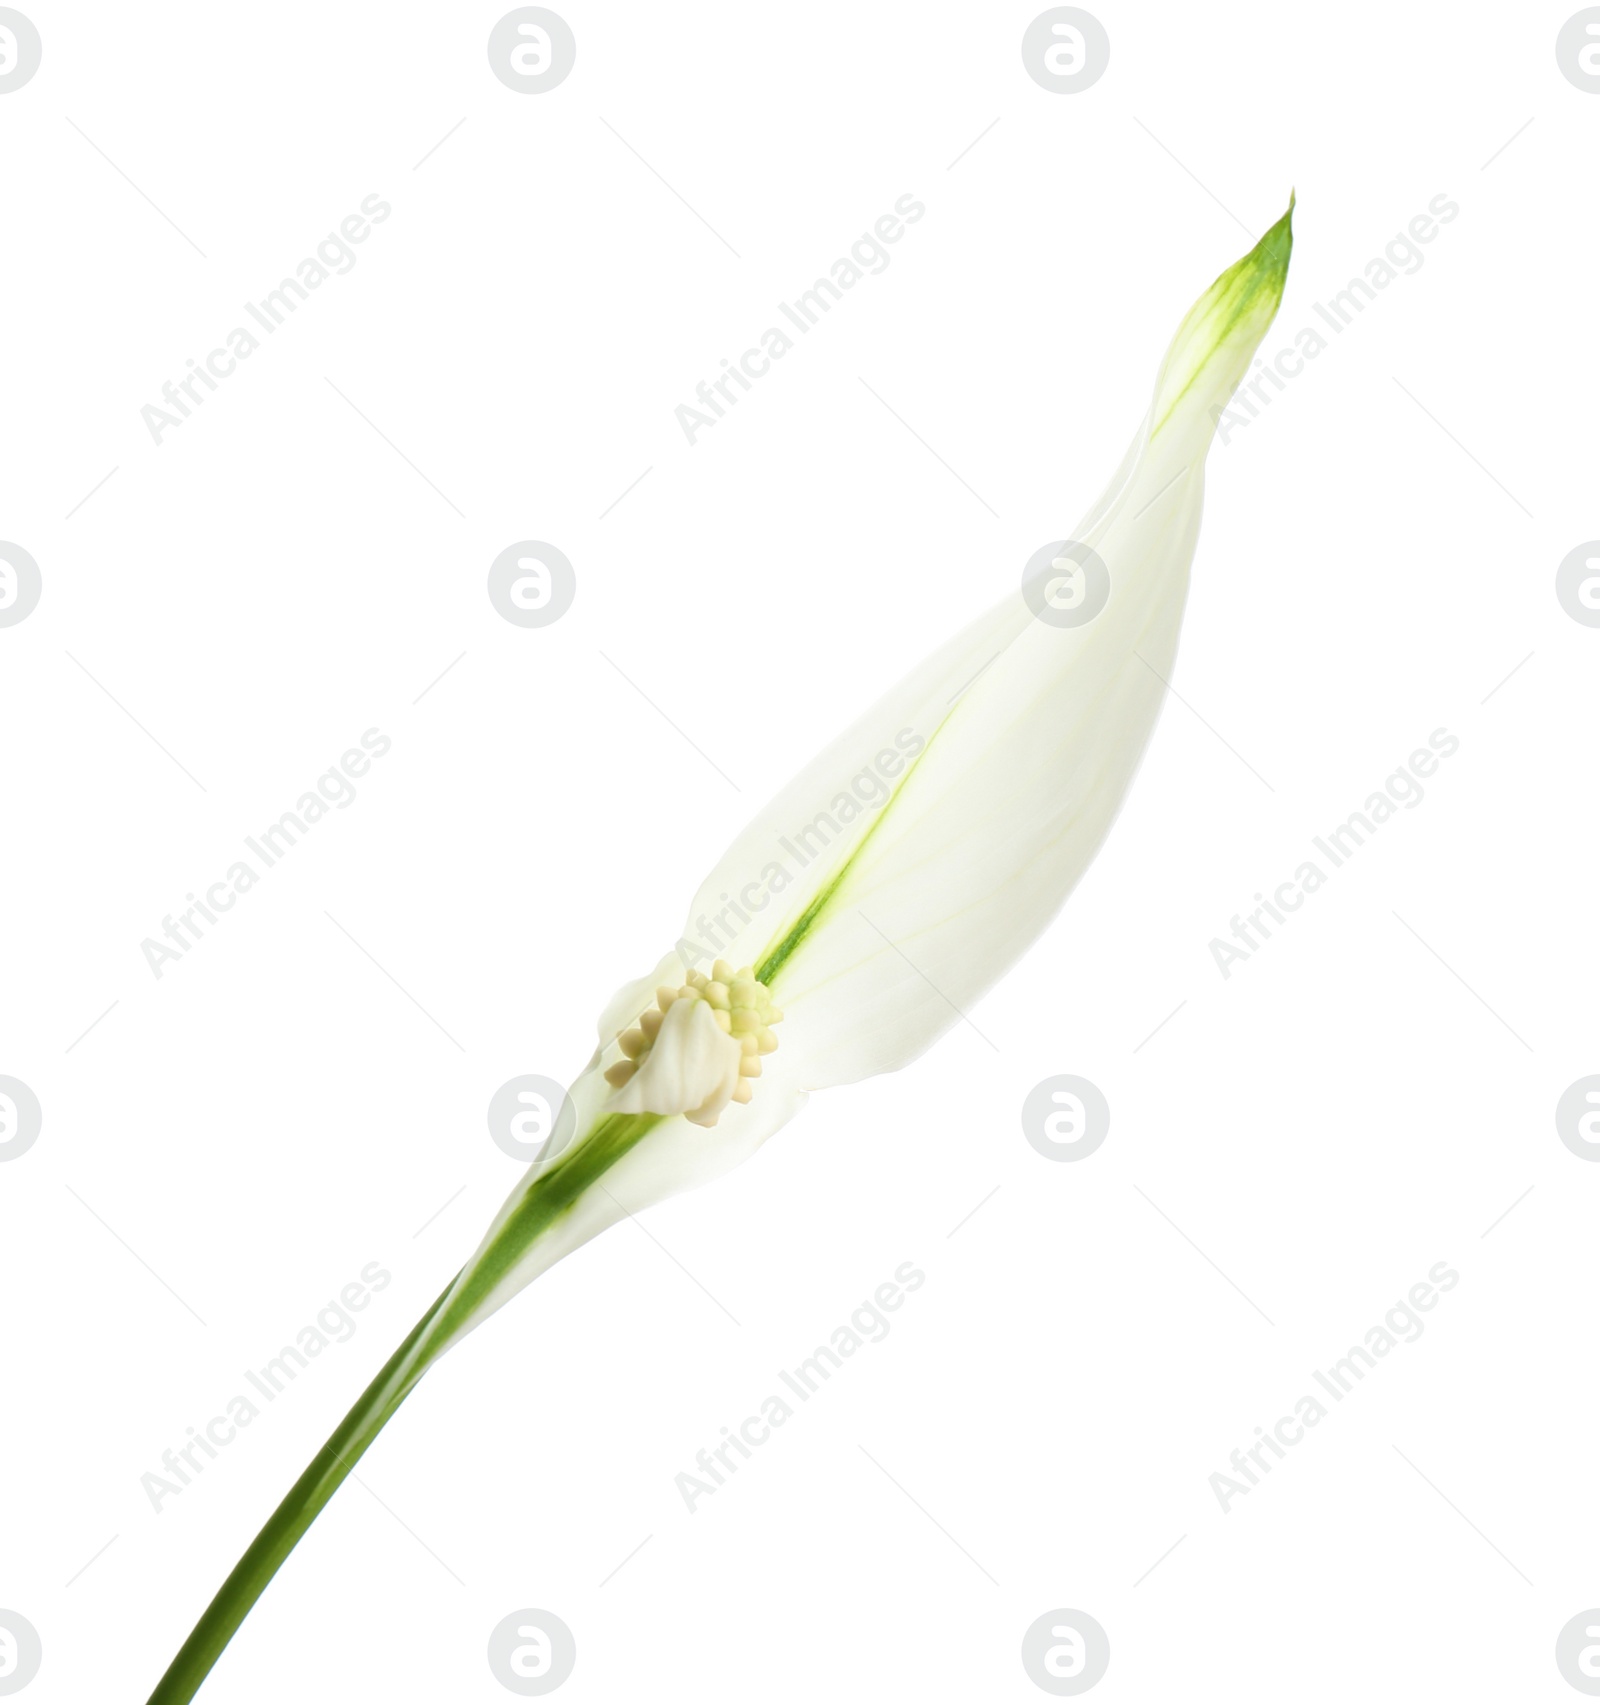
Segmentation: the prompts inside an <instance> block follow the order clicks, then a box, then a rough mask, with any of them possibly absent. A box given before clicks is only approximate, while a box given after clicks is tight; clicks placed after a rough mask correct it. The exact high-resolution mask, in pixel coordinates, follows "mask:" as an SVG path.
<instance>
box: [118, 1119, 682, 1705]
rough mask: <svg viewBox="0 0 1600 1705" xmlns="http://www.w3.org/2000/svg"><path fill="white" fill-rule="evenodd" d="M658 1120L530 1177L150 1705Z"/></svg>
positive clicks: (371, 1389)
mask: <svg viewBox="0 0 1600 1705" xmlns="http://www.w3.org/2000/svg"><path fill="white" fill-rule="evenodd" d="M659 1123H660V1119H659V1117H658V1116H657V1115H655V1114H651V1113H639V1114H613V1115H611V1116H609V1117H607V1118H604V1119H601V1120H600V1121H598V1123H596V1125H595V1126H594V1128H593V1129H592V1130H591V1131H590V1132H589V1133H588V1135H587V1136H586V1137H584V1138H583V1140H582V1141H580V1142H577V1143H574V1144H573V1145H572V1147H571V1148H569V1149H568V1150H567V1152H566V1153H565V1154H564V1155H562V1156H561V1158H560V1159H559V1160H557V1161H556V1162H555V1163H554V1165H552V1166H550V1167H549V1168H547V1169H546V1170H545V1171H544V1172H542V1173H540V1174H538V1176H536V1177H535V1178H533V1179H532V1180H531V1181H530V1183H529V1184H528V1187H527V1189H526V1190H525V1191H524V1193H523V1196H522V1200H521V1201H520V1202H518V1203H517V1205H516V1207H515V1208H514V1209H513V1210H512V1212H511V1213H510V1214H509V1215H508V1216H507V1218H506V1221H505V1224H504V1225H502V1226H501V1227H500V1229H499V1231H498V1232H497V1233H496V1234H495V1236H494V1238H493V1240H492V1241H491V1242H490V1243H488V1244H487V1245H486V1246H485V1247H484V1248H483V1249H482V1250H481V1251H480V1252H479V1255H478V1257H477V1259H476V1260H474V1261H473V1262H472V1263H471V1264H470V1265H469V1266H468V1267H464V1268H462V1270H461V1272H460V1273H458V1274H457V1275H456V1277H455V1278H454V1279H453V1280H452V1281H451V1282H450V1284H449V1285H448V1286H447V1287H446V1289H445V1290H444V1291H443V1292H442V1293H441V1294H440V1296H439V1297H438V1299H437V1300H436V1301H435V1302H434V1304H433V1306H432V1307H431V1308H430V1309H429V1310H428V1311H427V1313H426V1314H424V1315H423V1317H422V1318H421V1319H420V1320H419V1321H418V1322H417V1324H416V1325H415V1326H414V1327H412V1329H411V1332H410V1334H409V1335H408V1336H407V1338H406V1340H405V1342H404V1343H403V1344H402V1345H401V1346H400V1348H399V1349H398V1350H396V1351H395V1353H394V1354H393V1355H392V1356H391V1357H390V1358H389V1360H388V1361H387V1362H386V1363H385V1364H384V1367H383V1369H382V1371H381V1372H380V1373H379V1374H378V1377H377V1378H376V1379H374V1380H373V1382H372V1384H371V1385H369V1386H368V1387H367V1389H366V1390H365V1391H364V1392H362V1394H361V1396H360V1397H359V1398H358V1399H357V1400H356V1403H355V1406H354V1407H353V1408H352V1409H351V1411H350V1413H349V1414H348V1415H346V1416H345V1418H344V1419H343V1420H342V1421H341V1422H340V1423H339V1425H338V1427H337V1428H336V1429H335V1431H334V1433H333V1436H332V1437H331V1438H330V1439H329V1440H328V1442H327V1443H326V1444H325V1445H324V1446H323V1447H322V1449H321V1450H319V1451H318V1452H317V1454H316V1455H315V1456H314V1457H313V1458H312V1460H311V1465H310V1467H309V1468H307V1469H306V1471H305V1473H304V1474H302V1475H301V1476H300V1478H299V1479H298V1480H297V1481H295V1483H294V1485H293V1486H292V1487H291V1488H290V1490H289V1494H288V1496H287V1497H286V1498H285V1499H284V1500H283V1502H282V1503H281V1504H279V1505H278V1507H277V1509H276V1510H274V1511H273V1512H272V1515H271V1517H270V1518H269V1519H268V1521H267V1524H266V1526H265V1527H263V1528H262V1530H261V1531H260V1533H258V1534H257V1535H256V1537H255V1539H254V1540H253V1541H252V1542H251V1545H250V1548H249V1550H247V1551H246V1552H245V1554H244V1555H243V1556H242V1557H241V1558H240V1559H239V1561H238V1562H237V1563H236V1564H235V1565H234V1569H233V1572H232V1574H230V1575H229V1576H228V1578H227V1580H225V1581H224V1582H223V1583H222V1586H221V1587H220V1588H219V1589H218V1592H217V1595H216V1597H215V1598H214V1599H212V1601H211V1603H210V1604H209V1605H208V1606H207V1607H206V1611H205V1614H204V1615H203V1616H202V1617H201V1618H200V1620H199V1621H198V1622H197V1623H196V1624H195V1626H194V1631H193V1632H192V1633H191V1634H190V1636H189V1638H188V1639H187V1640H185V1641H184V1643H183V1646H182V1647H181V1649H180V1650H179V1652H178V1655H177V1656H176V1657H175V1658H174V1659H173V1660H172V1663H171V1665H170V1666H169V1667H168V1669H167V1672H166V1674H165V1675H163V1676H162V1678H161V1680H160V1681H159V1682H157V1683H156V1689H155V1692H154V1693H152V1694H151V1695H150V1700H149V1705H188V1701H189V1700H191V1699H193V1698H194V1696H195V1694H196V1693H197V1692H198V1691H199V1689H200V1687H201V1684H202V1683H203V1682H204V1681H205V1679H206V1677H207V1676H208V1675H209V1674H210V1673H211V1670H212V1666H213V1665H214V1664H215V1663H216V1661H217V1659H218V1658H220V1657H221V1656H222V1653H223V1649H224V1647H226V1645H227V1644H228V1642H229V1641H230V1640H231V1639H232V1638H233V1636H234V1635H235V1633H237V1632H238V1629H239V1626H240V1624H241V1623H242V1622H243V1621H244V1619H245V1617H246V1616H248V1615H249V1614H250V1610H251V1607H252V1606H253V1605H254V1604H255V1602H256V1600H257V1599H258V1598H260V1597H261V1595H262V1593H263V1592H265V1591H266V1588H267V1583H268V1582H269V1581H270V1580H271V1579H272V1577H273V1576H274V1575H275V1574H277V1572H278V1570H279V1569H280V1568H281V1567H282V1565H283V1563H284V1560H285V1559H286V1558H287V1557H288V1555H289V1553H290V1552H291V1551H293V1550H294V1548H295V1546H296V1545H298V1544H299V1542H300V1540H301V1538H302V1537H303V1536H304V1535H305V1533H306V1530H307V1529H308V1528H309V1527H310V1526H311V1524H312V1522H314V1521H315V1520H316V1518H317V1516H318V1514H319V1513H320V1512H321V1510H322V1508H323V1506H324V1505H325V1504H326V1503H327V1502H328V1500H329V1499H330V1498H331V1497H332V1496H333V1494H334V1493H335V1492H337V1491H338V1489H339V1487H340V1486H341V1485H343V1483H344V1481H345V1478H346V1476H347V1475H348V1474H349V1473H350V1472H351V1470H352V1469H354V1467H355V1465H356V1463H357V1462H359V1461H360V1460H361V1457H362V1455H363V1454H364V1453H365V1451H366V1449H367V1447H368V1446H369V1445H370V1444H371V1443H372V1441H373V1440H374V1439H375V1438H377V1436H378V1434H379V1433H380V1432H382V1431H383V1429H384V1427H385V1426H386V1425H387V1424H388V1422H389V1420H390V1419H391V1417H392V1416H393V1415H394V1413H395V1411H396V1410H397V1409H398V1408H399V1407H400V1405H401V1404H402V1403H404V1402H405V1400H406V1398H407V1397H409V1396H410V1395H411V1393H412V1391H413V1390H415V1388H416V1385H417V1382H418V1381H419V1380H420V1379H421V1378H422V1376H423V1374H424V1373H426V1372H427V1370H428V1368H429V1367H430V1366H431V1365H432V1364H433V1363H434V1362H435V1361H436V1360H437V1359H438V1358H439V1357H440V1356H442V1355H443V1354H444V1352H445V1351H446V1350H447V1349H448V1348H449V1347H450V1345H451V1344H452V1343H454V1342H455V1340H456V1339H457V1338H458V1337H460V1336H461V1334H462V1333H463V1332H465V1331H466V1330H467V1329H468V1328H469V1327H470V1326H471V1325H472V1324H473V1323H474V1322H475V1320H476V1319H477V1318H478V1316H479V1315H480V1313H481V1311H482V1308H483V1305H484V1303H485V1302H486V1301H487V1300H488V1299H489V1298H490V1296H491V1294H492V1293H493V1292H494V1290H495V1289H496V1288H497V1286H498V1285H499V1284H500V1282H501V1281H502V1280H503V1279H504V1278H506V1277H507V1275H508V1274H509V1273H510V1272H511V1271H512V1269H513V1268H514V1267H515V1266H516V1264H517V1262H518V1261H519V1260H520V1259H521V1258H522V1256H523V1255H524V1254H526V1252H527V1251H528V1249H529V1248H530V1247H531V1246H532V1244H533V1243H534V1242H535V1241H536V1240H537V1239H538V1238H539V1237H540V1236H541V1235H542V1234H543V1233H545V1232H546V1231H548V1230H549V1229H550V1228H551V1227H552V1226H554V1225H556V1224H557V1223H558V1222H559V1221H560V1220H562V1219H563V1218H564V1217H565V1216H566V1215H567V1213H569V1212H570V1211H571V1209H572V1207H573V1205H574V1204H575V1203H576V1202H577V1201H578V1199H579V1198H580V1197H581V1196H582V1195H583V1193H584V1192H585V1191H586V1190H587V1189H589V1188H590V1186H591V1185H593V1184H595V1183H597V1182H598V1181H599V1180H600V1179H601V1178H602V1177H603V1176H604V1174H605V1173H606V1172H607V1171H608V1170H609V1169H610V1168H611V1167H612V1166H613V1165H615V1164H616V1162H617V1161H619V1160H620V1159H621V1158H622V1157H623V1155H625V1154H626V1153H627V1152H628V1151H629V1150H630V1149H631V1148H633V1146H634V1145H635V1144H636V1143H637V1142H639V1140H640V1139H641V1138H642V1137H644V1136H645V1135H646V1134H647V1133H648V1132H649V1131H650V1130H652V1129H653V1128H654V1127H655V1126H656V1125H657V1124H659Z"/></svg>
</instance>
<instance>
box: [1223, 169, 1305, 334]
mask: <svg viewBox="0 0 1600 1705" xmlns="http://www.w3.org/2000/svg"><path fill="white" fill-rule="evenodd" d="M1293 249H1294V191H1293V190H1290V192H1289V205H1288V207H1287V208H1286V209H1285V211H1284V215H1283V217H1282V218H1281V219H1280V220H1279V221H1278V222H1277V224H1276V225H1274V226H1272V227H1271V228H1270V229H1269V230H1268V231H1267V232H1266V233H1265V235H1263V237H1262V238H1261V241H1260V242H1258V243H1257V244H1256V246H1255V247H1254V248H1253V249H1252V250H1251V251H1250V252H1249V254H1247V255H1245V256H1243V257H1242V258H1241V259H1239V260H1237V261H1235V262H1234V263H1233V265H1232V266H1230V267H1229V268H1228V270H1227V271H1226V272H1225V273H1223V274H1222V276H1221V277H1220V278H1219V279H1218V280H1217V283H1218V284H1221V285H1232V286H1234V287H1235V288H1238V289H1240V291H1241V294H1242V295H1244V296H1246V297H1254V296H1256V295H1258V294H1260V292H1262V291H1263V290H1272V291H1275V292H1276V293H1277V294H1278V295H1279V296H1281V295H1282V294H1283V281H1284V279H1285V278H1287V277H1288V275H1289V256H1290V254H1291V252H1292V251H1293ZM1241 306H1242V304H1241Z"/></svg>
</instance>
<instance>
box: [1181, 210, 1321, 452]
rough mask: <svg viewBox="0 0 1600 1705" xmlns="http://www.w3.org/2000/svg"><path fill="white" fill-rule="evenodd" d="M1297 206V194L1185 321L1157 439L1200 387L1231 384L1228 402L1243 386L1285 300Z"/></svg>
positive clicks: (1215, 281) (1220, 278) (1215, 283)
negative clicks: (1246, 370)
mask: <svg viewBox="0 0 1600 1705" xmlns="http://www.w3.org/2000/svg"><path fill="white" fill-rule="evenodd" d="M1294 202H1295V198H1294V194H1293V192H1292V191H1291V192H1290V195H1289V206H1288V208H1287V209H1286V210H1285V212H1284V215H1283V217H1282V218H1281V219H1280V220H1279V221H1278V222H1277V224H1276V225H1274V226H1272V227H1271V229H1270V230H1268V231H1267V232H1266V233H1265V235H1264V236H1263V237H1262V238H1261V240H1260V241H1259V242H1258V243H1257V244H1256V246H1255V247H1254V248H1253V249H1251V250H1250V252H1249V253H1248V254H1246V255H1242V256H1241V257H1240V258H1239V259H1238V260H1236V261H1235V262H1234V263H1233V265H1232V266H1230V267H1228V268H1227V269H1226V270H1225V271H1224V272H1222V273H1219V274H1218V276H1217V277H1216V278H1214V279H1213V280H1212V281H1211V287H1210V289H1208V290H1207V291H1206V292H1205V294H1204V295H1203V296H1201V298H1200V299H1199V301H1197V302H1196V303H1195V304H1194V306H1193V307H1192V308H1190V310H1189V312H1188V314H1187V315H1186V316H1185V317H1184V321H1183V323H1182V325H1180V326H1179V328H1178V333H1177V336H1176V337H1175V338H1174V339H1173V342H1172V347H1171V349H1170V350H1169V351H1168V353H1167V361H1166V364H1165V365H1164V367H1163V369H1162V377H1161V382H1160V384H1159V386H1158V390H1157V397H1156V403H1155V410H1154V420H1155V424H1154V426H1153V427H1152V428H1151V433H1152V436H1153V435H1154V434H1155V433H1157V432H1159V431H1161V429H1162V428H1163V427H1164V426H1165V425H1166V424H1167V422H1168V421H1169V420H1170V419H1171V418H1172V415H1173V413H1174V411H1175V410H1176V409H1177V407H1178V405H1179V403H1180V402H1182V401H1183V399H1184V398H1185V397H1187V396H1188V395H1189V394H1190V393H1191V392H1192V391H1193V390H1194V389H1195V387H1196V385H1197V384H1200V383H1202V381H1204V382H1205V383H1206V384H1207V385H1209V386H1214V385H1215V384H1217V383H1218V382H1219V381H1223V380H1225V382H1226V388H1225V389H1224V391H1223V392H1222V394H1223V395H1224V396H1226V395H1231V393H1232V391H1233V389H1234V387H1235V386H1236V385H1237V384H1238V382H1239V379H1240V377H1241V375H1242V374H1243V371H1244V368H1245V366H1247V365H1248V362H1249V357H1250V355H1251V354H1252V353H1253V352H1254V350H1255V348H1256V346H1257V345H1258V344H1259V343H1260V341H1261V338H1262V337H1263V335H1264V334H1265V332H1266V329H1267V327H1268V326H1269V325H1270V324H1271V323H1272V319H1273V316H1274V315H1275V314H1276V313H1277V311H1278V305H1279V303H1280V302H1282V300H1283V286H1284V281H1285V279H1287V277H1288V275H1289V255H1290V252H1291V251H1292V250H1293V248H1294V229H1293V221H1294ZM1235 367H1237V371H1235V370H1234V368H1235Z"/></svg>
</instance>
